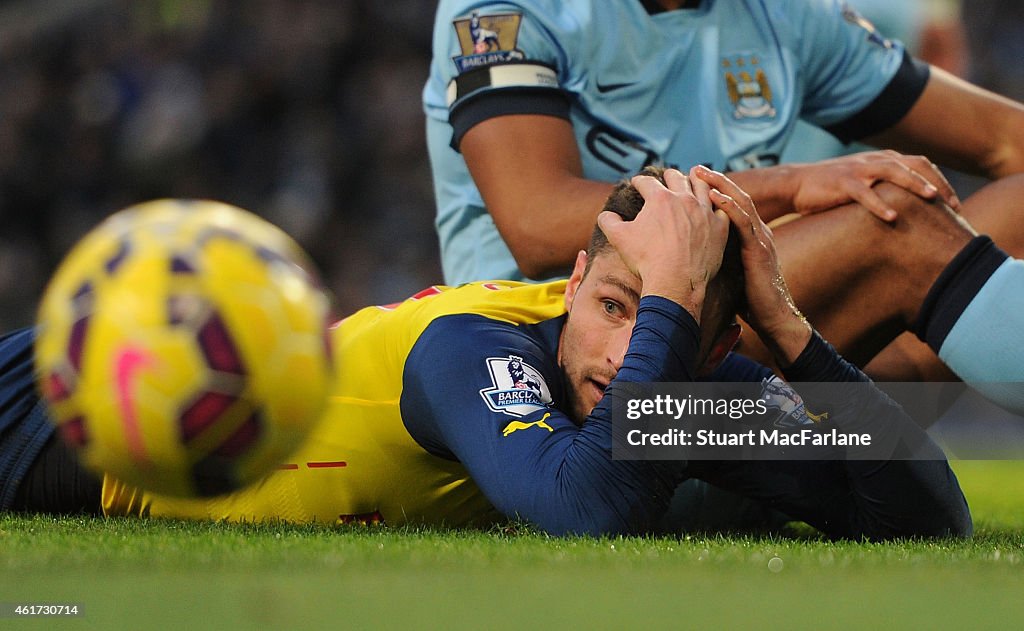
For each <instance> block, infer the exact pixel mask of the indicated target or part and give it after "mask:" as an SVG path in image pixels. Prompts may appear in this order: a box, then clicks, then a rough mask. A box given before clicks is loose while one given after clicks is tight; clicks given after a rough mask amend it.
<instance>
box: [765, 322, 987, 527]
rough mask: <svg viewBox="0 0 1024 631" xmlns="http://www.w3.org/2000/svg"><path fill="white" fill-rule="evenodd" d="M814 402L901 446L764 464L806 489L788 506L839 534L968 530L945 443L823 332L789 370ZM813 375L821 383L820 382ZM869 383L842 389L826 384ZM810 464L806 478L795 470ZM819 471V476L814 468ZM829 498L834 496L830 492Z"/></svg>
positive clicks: (839, 419) (811, 405)
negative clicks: (873, 454) (879, 453)
mask: <svg viewBox="0 0 1024 631" xmlns="http://www.w3.org/2000/svg"><path fill="white" fill-rule="evenodd" d="M783 372H784V374H785V375H786V377H787V379H789V380H790V381H792V382H804V383H803V384H802V385H803V387H801V383H794V384H793V385H794V388H795V389H796V390H797V392H799V393H800V395H801V396H802V397H803V398H804V402H805V403H806V405H807V407H808V409H813V410H815V411H822V410H827V411H828V412H829V414H830V418H829V419H828V420H827V421H825V422H828V423H833V424H835V425H836V426H839V427H841V428H842V429H843V430H844V431H846V432H866V433H869V434H871V436H872V437H873V438H874V440H875V442H878V443H882V444H885V443H887V442H890V441H891V443H892V444H893V445H894V448H895V452H894V453H893V456H892V457H891V458H890V459H887V460H882V461H877V460H859V459H852V458H847V459H843V460H840V461H832V462H827V463H825V462H822V463H816V464H815V463H806V464H805V465H804V466H803V467H801V466H799V465H796V464H795V463H762V464H761V465H760V469H761V470H759V471H758V472H756V474H755V475H756V477H757V478H758V479H759V483H761V484H763V483H765V482H764V481H767V480H769V479H771V477H772V476H779V477H780V479H783V480H786V482H785V483H784V484H782V486H790V487H793V488H798V489H799V493H796V494H794V495H793V497H791V498H790V500H789V504H788V505H787V506H784V507H783V506H780V508H781V509H782V510H785V511H786V512H789V513H790V514H792V515H793V516H794V517H798V518H801V519H804V518H806V519H807V521H808V522H809V523H812V524H813V525H815V526H817V527H819V528H821V529H822V530H823V531H825V532H826V533H828V534H830V535H833V536H840V537H853V538H861V537H867V538H870V539H889V538H893V537H909V536H949V535H959V536H966V535H969V534H970V533H971V531H972V524H971V516H970V510H969V509H968V507H967V501H966V500H965V499H964V495H963V492H962V491H961V490H960V485H959V482H958V481H957V479H956V475H955V474H954V473H953V471H952V470H951V469H950V468H949V463H948V462H947V461H946V456H945V454H944V453H943V451H942V449H941V448H940V447H939V446H938V445H937V444H935V442H934V441H933V440H932V439H931V437H929V436H928V434H926V433H925V432H924V430H923V429H921V428H920V427H919V426H918V425H917V424H916V423H915V422H914V421H913V420H912V419H911V418H910V417H909V416H908V415H907V414H906V413H905V412H904V411H903V408H902V407H900V405H899V404H898V403H896V402H895V401H893V400H892V399H891V398H890V397H889V396H888V395H886V394H885V393H884V392H882V391H881V390H879V389H878V388H877V387H875V386H874V385H873V384H871V380H870V379H869V378H868V377H867V376H866V375H865V374H864V373H863V372H861V371H860V370H859V369H858V368H857V367H855V366H854V365H853V364H850V363H849V362H847V361H846V360H845V359H843V358H842V357H841V356H840V355H839V354H838V353H837V352H836V350H835V349H834V348H833V347H832V345H831V344H829V343H828V342H826V341H825V340H824V339H822V338H821V337H820V336H819V335H818V334H817V333H816V332H815V333H814V335H812V336H811V339H810V341H809V342H808V344H807V346H806V347H805V348H804V350H803V352H802V353H801V354H800V356H799V357H797V359H796V361H794V362H793V364H792V365H791V366H789V367H787V368H784V369H783ZM812 382H813V383H812ZM858 382H859V383H863V384H865V387H856V388H835V387H828V386H822V385H821V384H835V383H858ZM801 470H802V471H803V473H802V474H801V475H799V479H795V478H794V477H793V473H794V472H797V471H801ZM812 471H816V472H815V473H814V474H813V475H808V474H810V473H811V472H812ZM825 497H827V498H828V499H827V500H826V499H824V498H825Z"/></svg>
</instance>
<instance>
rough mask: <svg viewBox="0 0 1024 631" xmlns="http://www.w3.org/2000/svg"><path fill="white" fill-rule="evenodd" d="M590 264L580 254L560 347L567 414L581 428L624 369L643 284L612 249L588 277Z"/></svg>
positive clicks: (567, 297)
mask: <svg viewBox="0 0 1024 631" xmlns="http://www.w3.org/2000/svg"><path fill="white" fill-rule="evenodd" d="M586 264H587V257H586V254H584V253H582V252H581V253H580V254H579V256H577V258H576V267H575V268H574V269H573V273H572V276H571V277H570V278H569V284H568V286H567V287H566V291H565V306H566V309H568V310H569V316H568V318H567V319H566V323H565V327H564V328H563V329H562V339H561V343H560V344H559V346H558V361H559V365H560V366H561V367H562V371H563V372H564V373H565V377H566V383H567V384H568V387H569V398H570V401H569V403H570V405H571V408H572V409H571V410H567V412H569V413H570V415H571V416H572V417H573V419H574V420H575V421H576V422H577V423H582V422H583V419H584V418H586V417H587V415H588V414H590V412H591V410H593V409H594V406H595V405H597V403H598V401H600V400H601V397H603V396H604V389H605V388H606V387H607V386H608V384H609V383H611V380H612V379H614V378H615V375H616V374H617V373H618V372H619V368H620V367H621V366H622V360H623V358H624V357H625V355H626V348H627V347H628V346H629V337H630V335H631V334H632V332H633V323H634V322H636V311H637V308H638V306H639V303H640V289H641V284H640V279H639V278H637V277H636V276H635V275H634V274H633V273H632V272H630V271H629V270H628V269H627V268H626V265H625V264H624V263H623V262H622V259H621V258H619V255H618V254H616V253H615V250H613V249H608V250H606V251H605V252H603V253H600V254H598V255H597V256H595V257H594V260H593V261H591V263H590V270H589V271H588V272H587V274H586V277H584V274H583V272H584V269H585V267H586Z"/></svg>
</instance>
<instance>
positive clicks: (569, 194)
mask: <svg viewBox="0 0 1024 631" xmlns="http://www.w3.org/2000/svg"><path fill="white" fill-rule="evenodd" d="M459 148H460V149H461V151H462V154H463V156H464V157H465V159H466V164H467V166H468V167H469V171H470V173H471V174H472V176H473V180H474V181H475V182H476V185H477V188H478V189H479V190H480V194H481V195H482V196H483V199H484V203H485V204H486V205H487V210H488V211H489V212H490V213H491V217H492V218H493V219H494V224H495V226H497V228H498V232H500V233H501V237H502V239H504V240H505V243H506V244H508V247H509V250H511V251H512V256H513V257H515V259H516V264H517V265H518V266H519V269H520V270H521V271H522V272H523V274H524V275H526V276H527V277H529V278H543V277H546V276H550V275H552V274H555V273H558V272H561V271H565V270H567V269H568V268H570V267H571V266H572V263H573V261H574V260H575V259H576V253H577V252H579V251H580V250H583V249H586V247H587V242H588V240H589V239H590V233H591V232H592V231H593V229H594V222H595V221H596V219H597V215H598V213H599V212H601V207H602V206H604V202H605V199H606V198H607V197H608V193H610V192H611V190H612V187H613V185H612V184H609V183H606V182H596V181H593V180H587V179H584V178H583V165H582V162H581V161H580V154H579V149H578V148H577V147H576V140H575V137H574V136H573V131H572V125H571V124H570V123H569V122H568V121H566V120H564V119H561V118H556V117H553V116H539V115H531V114H517V115H511V116H499V117H497V118H491V119H488V120H485V121H483V122H482V123H479V124H477V125H475V126H474V127H473V128H472V129H470V130H469V131H468V132H466V134H465V136H463V138H462V141H461V143H460V145H459Z"/></svg>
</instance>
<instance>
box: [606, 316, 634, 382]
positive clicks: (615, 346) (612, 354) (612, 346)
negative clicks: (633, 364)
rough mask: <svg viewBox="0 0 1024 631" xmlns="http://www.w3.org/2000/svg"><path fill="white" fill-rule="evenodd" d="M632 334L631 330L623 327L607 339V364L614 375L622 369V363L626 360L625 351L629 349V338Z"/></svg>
mask: <svg viewBox="0 0 1024 631" xmlns="http://www.w3.org/2000/svg"><path fill="white" fill-rule="evenodd" d="M632 333H633V330H632V328H630V327H623V331H620V332H618V333H616V334H613V335H612V336H610V337H609V338H608V363H609V364H611V365H612V368H614V369H615V372H616V373H618V372H619V369H620V368H622V362H623V361H624V360H625V359H626V351H627V350H628V349H629V338H630V336H631V335H632Z"/></svg>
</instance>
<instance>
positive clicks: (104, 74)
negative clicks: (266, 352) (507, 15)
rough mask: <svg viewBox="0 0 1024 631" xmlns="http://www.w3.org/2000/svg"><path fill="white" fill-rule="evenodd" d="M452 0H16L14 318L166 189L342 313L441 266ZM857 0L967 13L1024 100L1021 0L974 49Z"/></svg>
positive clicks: (993, 67) (1000, 75)
mask: <svg viewBox="0 0 1024 631" xmlns="http://www.w3.org/2000/svg"><path fill="white" fill-rule="evenodd" d="M436 4H437V3H436V1H435V0H392V1H389V2H375V1H373V0H248V1H241V0H131V1H129V0H0V331H4V330H9V329H11V328H14V327H16V326H22V325H26V324H29V323H30V322H32V320H33V318H34V310H35V306H36V303H37V300H38V298H39V295H40V293H41V291H42V288H43V285H44V283H45V281H46V279H47V277H48V276H49V274H50V272H51V271H52V269H53V268H54V266H55V265H56V263H57V262H58V261H59V259H60V257H61V256H62V255H63V254H64V253H65V252H66V251H67V250H68V248H69V247H70V245H71V244H72V243H73V242H74V241H75V240H76V239H78V238H79V237H80V236H81V235H82V234H83V233H84V232H85V231H86V230H87V229H89V228H90V227H92V226H93V225H94V224H96V223H97V222H98V221H99V220H101V219H102V218H103V217H105V216H107V215H108V214H110V213H112V212H114V211H116V210H118V209H120V208H122V207H125V206H127V205H130V204H132V203H135V202H138V201H142V200H146V199H151V198H156V197H168V196H170V197H199V198H214V199H219V200H222V201H226V202H229V203H232V204H235V205H238V206H241V207H243V208H247V209H249V210H252V211H254V212H257V213H258V214H260V215H262V216H264V217H266V218H268V219H270V220H271V221H273V222H275V223H277V224H278V225H280V226H281V227H283V228H284V229H285V230H287V231H288V232H289V233H291V234H292V235H293V236H295V237H296V238H297V239H298V240H299V241H300V242H301V243H302V244H303V245H304V246H305V247H306V248H307V250H309V251H310V253H311V254H312V255H313V257H314V259H315V260H316V261H317V263H318V264H319V266H320V267H321V270H322V271H323V272H324V275H325V277H326V282H327V284H328V286H329V287H330V288H331V290H332V291H333V293H334V294H335V297H336V299H337V302H338V308H339V313H348V312H350V311H352V310H354V309H355V308H357V307H359V306H363V305H366V304H379V303H385V302H391V301H394V300H397V299H401V298H404V297H405V296H407V295H410V294H412V293H414V292H415V291H417V290H419V289H420V288H422V287H424V286H427V285H429V284H431V283H435V282H438V281H439V280H440V279H441V272H440V267H439V263H438V254H437V244H436V240H435V235H434V230H433V223H432V222H433V215H434V210H433V206H434V204H433V195H432V190H431V184H430V176H429V166H428V164H427V159H426V149H425V144H424V140H423V116H422V112H421V107H420V90H421V88H422V85H423V82H424V80H425V79H426V75H427V68H428V63H429V59H430V33H431V25H432V22H433V14H434V10H435V7H436ZM852 4H854V6H858V7H859V6H860V5H865V6H863V7H861V8H863V9H864V11H865V13H867V14H868V15H869V17H871V14H870V11H871V7H870V6H867V5H871V4H880V5H881V6H883V7H886V8H888V10H889V12H890V13H891V12H892V7H894V6H901V7H903V8H905V9H906V13H905V16H916V17H915V19H916V20H918V21H917V22H913V23H910V24H909V25H908V24H906V19H904V24H903V26H901V28H908V29H911V30H914V29H918V30H919V31H920V32H922V33H923V32H924V30H923V29H934V28H936V27H938V28H939V31H940V33H939V34H940V35H942V29H947V30H948V29H950V28H951V29H952V31H951V33H952V34H951V35H950V34H949V33H947V34H946V39H942V38H941V37H940V38H939V40H937V41H939V42H943V41H945V42H946V44H941V43H940V44H939V50H940V52H941V51H942V50H945V52H946V57H947V58H948V57H949V56H950V51H958V52H955V53H952V55H953V57H954V58H956V57H957V56H958V55H966V54H967V51H968V50H969V51H970V53H971V55H972V56H971V59H973V60H974V63H973V65H972V66H971V67H970V68H966V67H965V68H964V70H963V71H964V72H966V73H968V74H969V75H971V76H972V77H974V78H976V79H977V80H979V81H980V82H982V83H983V84H985V85H988V86H989V87H992V88H994V89H997V90H999V91H1002V92H1003V93H1007V94H1009V95H1010V96H1014V97H1016V98H1024V79H1022V72H1024V63H1022V62H1024V50H1022V47H1024V37H1022V36H1021V33H1022V32H1024V26H1022V25H1024V3H1021V2H1020V1H1019V0H972V1H971V2H967V3H965V4H964V7H963V9H964V17H965V21H964V22H963V24H965V25H966V32H967V34H968V36H967V37H966V42H967V46H966V47H965V46H963V41H964V40H961V41H960V44H959V46H960V48H953V47H954V46H956V45H957V44H956V43H955V38H956V37H958V36H959V35H958V34H957V31H956V29H958V28H959V27H960V20H959V13H960V8H959V6H958V3H957V2H956V1H955V0H887V1H886V2H882V3H878V2H874V3H872V2H871V1H870V0H854V1H853V2H852ZM921 7H923V9H921ZM968 14H970V15H968ZM880 17H881V16H880ZM883 19H884V18H883ZM971 32H974V33H984V37H973V38H972V37H971V36H970V33H971ZM926 39H927V38H926ZM920 41H925V40H924V39H922V40H920ZM927 41H928V42H931V41H935V40H934V38H931V39H927ZM943 46H946V48H945V49H943ZM922 52H924V51H922Z"/></svg>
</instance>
